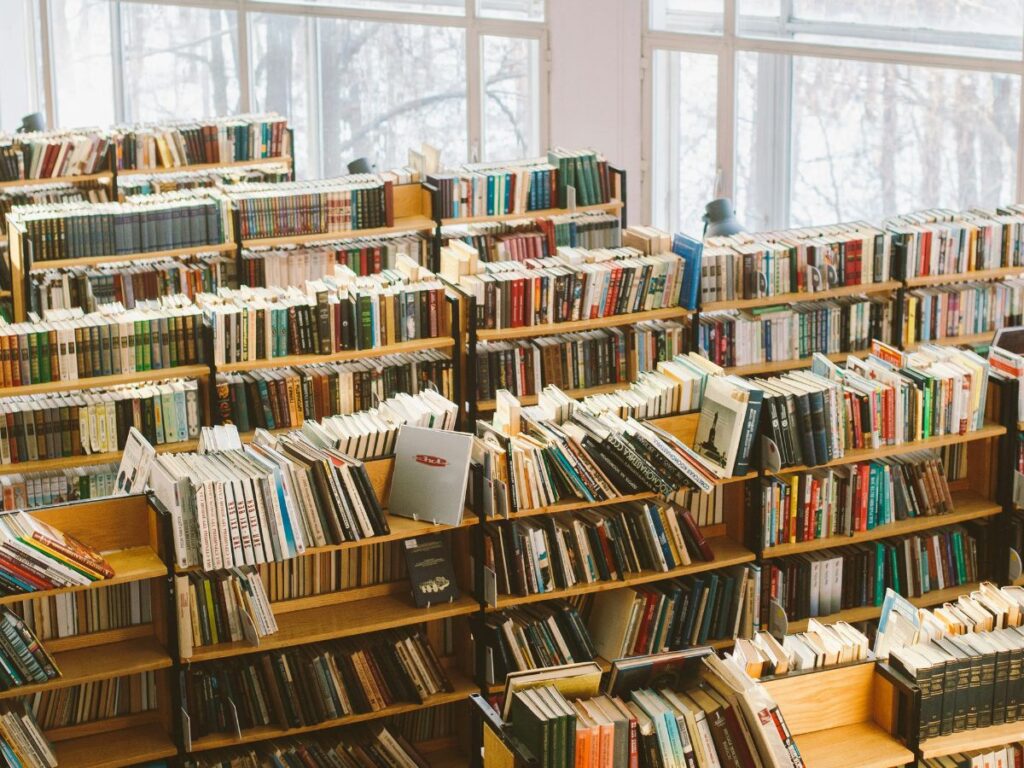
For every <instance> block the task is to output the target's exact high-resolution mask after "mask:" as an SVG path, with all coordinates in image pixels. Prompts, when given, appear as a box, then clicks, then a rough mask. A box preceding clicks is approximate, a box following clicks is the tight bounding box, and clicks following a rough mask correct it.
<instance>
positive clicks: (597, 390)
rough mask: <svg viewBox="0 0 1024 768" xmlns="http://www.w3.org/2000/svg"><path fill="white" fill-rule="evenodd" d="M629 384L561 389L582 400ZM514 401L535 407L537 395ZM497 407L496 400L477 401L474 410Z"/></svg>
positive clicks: (481, 410)
mask: <svg viewBox="0 0 1024 768" xmlns="http://www.w3.org/2000/svg"><path fill="white" fill-rule="evenodd" d="M630 384H631V382H628V381H619V382H616V383H614V384H599V385H598V386H596V387H584V388H583V389H563V390H562V391H563V392H565V394H567V395H568V396H569V397H572V398H576V399H579V398H582V397H589V396H590V395H606V394H608V393H609V392H618V391H619V390H620V389H629V387H630ZM516 399H517V400H519V402H520V403H522V404H523V405H536V404H537V395H516ZM496 406H497V401H496V400H477V401H476V409H477V411H478V412H483V411H493V410H494V409H495V407H496Z"/></svg>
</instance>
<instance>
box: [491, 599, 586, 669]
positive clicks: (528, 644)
mask: <svg viewBox="0 0 1024 768" xmlns="http://www.w3.org/2000/svg"><path fill="white" fill-rule="evenodd" d="M478 642H481V643H483V645H484V654H485V658H486V667H485V675H486V679H487V683H488V684H489V685H493V684H495V683H501V682H504V680H505V677H506V675H508V673H509V672H522V671H525V670H531V669H544V668H547V667H556V666H559V665H562V664H574V663H578V662H581V661H590V660H592V659H593V658H594V657H595V656H597V650H596V649H595V647H594V643H593V641H592V640H591V638H590V631H589V630H588V629H587V626H586V624H585V623H584V621H583V618H582V617H581V616H580V613H579V611H577V609H576V607H575V606H574V605H573V604H572V603H570V602H568V601H566V600H551V601H549V602H546V603H537V604H535V605H524V606H520V607H517V608H511V609H509V610H507V611H499V612H495V613H488V614H487V615H486V616H485V617H484V620H483V625H482V629H481V630H480V634H479V636H478Z"/></svg>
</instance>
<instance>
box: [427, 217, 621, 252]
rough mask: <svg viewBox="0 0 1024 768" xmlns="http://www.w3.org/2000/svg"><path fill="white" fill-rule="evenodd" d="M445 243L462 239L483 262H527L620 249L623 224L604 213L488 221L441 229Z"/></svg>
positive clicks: (617, 218)
mask: <svg viewBox="0 0 1024 768" xmlns="http://www.w3.org/2000/svg"><path fill="white" fill-rule="evenodd" d="M441 238H442V243H444V244H447V242H448V241H450V240H462V241H463V242H465V243H467V244H469V245H471V246H472V247H473V249H474V250H475V251H476V252H477V253H478V254H479V255H480V258H481V259H482V260H483V261H487V262H493V261H525V260H527V259H540V258H543V257H545V256H554V255H555V253H556V252H557V250H558V248H560V247H563V246H565V247H569V248H618V247H619V246H620V245H622V238H623V234H622V221H621V219H620V218H619V217H618V216H616V215H614V214H611V213H605V212H604V211H573V212H571V213H563V214H559V215H557V216H541V217H538V218H531V219H521V220H517V221H485V222H475V223H473V224H460V225H452V226H446V227H442V229H441Z"/></svg>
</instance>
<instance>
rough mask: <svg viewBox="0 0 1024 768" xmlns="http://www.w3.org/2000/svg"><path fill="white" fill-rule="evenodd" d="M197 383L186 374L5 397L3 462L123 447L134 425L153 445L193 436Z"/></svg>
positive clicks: (0, 430)
mask: <svg viewBox="0 0 1024 768" xmlns="http://www.w3.org/2000/svg"><path fill="white" fill-rule="evenodd" d="M198 387H199V385H198V383H197V382H196V380H195V379H182V380H176V381H171V382H167V383H163V384H142V385H125V386H122V387H113V388H110V389H102V390H90V391H87V392H82V393H75V394H53V395H27V396H25V395H21V396H18V397H11V398H5V399H4V400H2V401H0V464H7V465H11V464H21V463H24V462H31V461H38V460H44V459H58V458H62V457H63V458H68V457H71V456H88V455H91V454H96V453H112V452H115V451H119V450H121V449H122V448H123V447H124V445H125V443H126V441H127V439H128V431H129V430H130V429H131V428H132V427H135V428H136V429H137V430H139V431H140V432H141V433H142V434H143V436H145V437H146V439H147V440H149V441H150V442H151V443H152V444H155V445H167V444H172V443H180V442H183V441H185V440H191V439H194V438H196V437H197V436H198V435H199V428H200V423H201V416H200V409H199V389H198ZM79 482H81V476H79ZM87 482H89V483H91V482H92V481H91V480H88V481H87ZM99 482H100V483H102V482H103V481H102V480H100V481H99ZM87 487H91V486H87ZM100 487H101V486H98V487H97V495H98V494H99V490H100ZM80 492H81V486H79V493H80ZM92 495H93V493H92V492H91V491H89V496H92ZM4 503H5V506H6V504H7V500H6V499H5V502H4Z"/></svg>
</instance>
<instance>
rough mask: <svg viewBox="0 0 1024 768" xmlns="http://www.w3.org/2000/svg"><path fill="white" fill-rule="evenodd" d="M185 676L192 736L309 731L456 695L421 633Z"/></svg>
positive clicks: (194, 670) (382, 635)
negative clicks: (273, 728)
mask: <svg viewBox="0 0 1024 768" xmlns="http://www.w3.org/2000/svg"><path fill="white" fill-rule="evenodd" d="M182 676H183V678H184V698H185V709H186V711H187V712H188V718H189V719H188V722H189V725H190V728H191V736H192V738H193V739H195V738H198V737H201V736H204V735H206V734H209V733H218V732H228V733H235V732H238V731H239V730H240V731H241V732H242V733H244V732H245V731H247V730H250V729H253V728H260V727H268V726H276V727H278V728H281V729H285V728H296V727H302V726H309V725H314V724H317V723H323V722H326V721H329V720H336V719H339V718H341V717H344V716H346V715H351V714H354V713H362V712H377V711H380V710H382V709H385V708H387V707H389V706H393V705H395V704H397V703H400V702H410V703H413V704H422V703H423V702H424V701H426V700H428V699H429V698H430V697H431V696H434V695H436V694H438V693H442V692H446V691H448V692H450V691H452V690H453V686H452V683H451V680H450V679H449V677H448V674H447V672H446V671H445V669H444V667H442V666H441V663H440V661H439V659H438V657H437V656H436V654H435V653H434V649H433V648H432V647H431V645H430V643H429V642H428V641H427V639H426V638H425V637H424V636H423V635H422V634H421V633H420V632H419V631H418V630H415V629H399V630H391V631H387V632H376V633H372V634H368V635H362V636H360V637H358V638H352V639H344V640H339V641H334V642H331V643H315V644H310V645H304V646H300V647H297V648H290V649H286V650H283V651H274V652H270V653H261V654H256V655H250V656H246V657H243V658H239V659H232V660H230V661H227V662H220V663H218V664H216V665H212V664H199V665H193V666H191V667H190V668H189V669H188V670H187V671H184V672H182ZM229 703H230V704H231V705H233V706H230V705H229Z"/></svg>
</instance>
